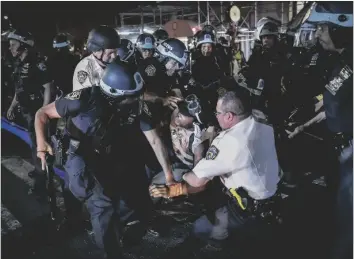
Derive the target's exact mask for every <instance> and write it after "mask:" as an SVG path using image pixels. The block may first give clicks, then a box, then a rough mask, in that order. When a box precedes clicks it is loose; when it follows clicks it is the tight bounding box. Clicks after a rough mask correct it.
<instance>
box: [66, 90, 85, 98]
mask: <svg viewBox="0 0 354 259" xmlns="http://www.w3.org/2000/svg"><path fill="white" fill-rule="evenodd" d="M81 93H82V89H80V90H76V91H74V92H72V93H70V94H67V95H66V96H65V99H68V100H78V99H80V96H81Z"/></svg>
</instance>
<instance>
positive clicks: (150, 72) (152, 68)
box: [145, 65, 156, 76]
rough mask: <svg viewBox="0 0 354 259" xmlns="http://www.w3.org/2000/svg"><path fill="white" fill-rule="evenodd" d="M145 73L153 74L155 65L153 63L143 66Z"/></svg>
mask: <svg viewBox="0 0 354 259" xmlns="http://www.w3.org/2000/svg"><path fill="white" fill-rule="evenodd" d="M145 73H146V74H147V75H148V76H154V75H155V74H156V67H155V66H154V65H148V66H147V67H146V68H145Z"/></svg>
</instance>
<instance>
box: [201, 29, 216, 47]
mask: <svg viewBox="0 0 354 259" xmlns="http://www.w3.org/2000/svg"><path fill="white" fill-rule="evenodd" d="M204 43H210V44H215V35H214V34H213V33H209V32H205V31H202V32H201V33H200V34H199V35H198V37H197V47H199V46H201V45H202V44H204Z"/></svg>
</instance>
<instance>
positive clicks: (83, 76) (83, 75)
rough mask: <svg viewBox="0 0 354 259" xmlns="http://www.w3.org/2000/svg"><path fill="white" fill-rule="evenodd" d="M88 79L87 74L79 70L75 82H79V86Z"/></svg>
mask: <svg viewBox="0 0 354 259" xmlns="http://www.w3.org/2000/svg"><path fill="white" fill-rule="evenodd" d="M87 77H88V73H87V72H86V71H84V70H80V71H79V72H77V80H78V81H79V83H80V84H83V83H84V82H85V81H86V79H87Z"/></svg>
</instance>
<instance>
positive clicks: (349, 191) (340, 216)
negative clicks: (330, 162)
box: [332, 141, 353, 259]
mask: <svg viewBox="0 0 354 259" xmlns="http://www.w3.org/2000/svg"><path fill="white" fill-rule="evenodd" d="M352 143H353V142H352V141H351V145H350V146H349V147H347V148H345V149H344V150H343V151H342V152H341V154H340V157H339V162H340V181H339V189H338V193H337V201H336V202H337V204H336V210H335V211H336V230H337V233H336V235H335V237H336V238H335V241H334V250H333V254H332V258H336V259H347V258H353V145H352Z"/></svg>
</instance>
